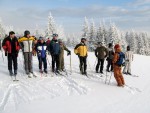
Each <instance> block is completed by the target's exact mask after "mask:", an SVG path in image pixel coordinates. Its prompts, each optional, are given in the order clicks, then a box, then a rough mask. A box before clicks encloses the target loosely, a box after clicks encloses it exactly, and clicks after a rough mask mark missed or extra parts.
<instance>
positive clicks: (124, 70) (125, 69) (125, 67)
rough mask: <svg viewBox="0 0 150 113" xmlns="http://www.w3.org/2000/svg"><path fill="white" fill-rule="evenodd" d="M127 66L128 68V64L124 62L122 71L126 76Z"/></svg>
mask: <svg viewBox="0 0 150 113" xmlns="http://www.w3.org/2000/svg"><path fill="white" fill-rule="evenodd" d="M127 66H128V62H127V61H126V62H125V66H124V69H123V73H124V74H127Z"/></svg>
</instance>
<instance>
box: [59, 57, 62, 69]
mask: <svg viewBox="0 0 150 113" xmlns="http://www.w3.org/2000/svg"><path fill="white" fill-rule="evenodd" d="M59 70H60V71H61V70H62V57H61V56H59Z"/></svg>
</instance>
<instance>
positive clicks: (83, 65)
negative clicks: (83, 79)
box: [79, 56, 87, 72]
mask: <svg viewBox="0 0 150 113" xmlns="http://www.w3.org/2000/svg"><path fill="white" fill-rule="evenodd" d="M79 61H80V72H86V69H87V56H85V57H81V56H79Z"/></svg>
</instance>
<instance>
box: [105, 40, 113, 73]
mask: <svg viewBox="0 0 150 113" xmlns="http://www.w3.org/2000/svg"><path fill="white" fill-rule="evenodd" d="M113 56H114V50H113V45H112V43H109V45H108V57H107V59H106V60H107V72H110V71H113V63H112V60H113ZM110 67H111V69H110V70H109V68H110Z"/></svg>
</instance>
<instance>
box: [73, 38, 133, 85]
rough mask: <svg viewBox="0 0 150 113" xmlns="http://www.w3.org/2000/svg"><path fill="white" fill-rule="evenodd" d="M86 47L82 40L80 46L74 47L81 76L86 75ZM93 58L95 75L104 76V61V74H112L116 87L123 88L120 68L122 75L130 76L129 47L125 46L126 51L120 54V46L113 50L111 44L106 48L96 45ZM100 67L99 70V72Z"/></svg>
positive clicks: (84, 40) (130, 60)
mask: <svg viewBox="0 0 150 113" xmlns="http://www.w3.org/2000/svg"><path fill="white" fill-rule="evenodd" d="M87 48H88V47H87V46H86V39H85V38H82V39H81V42H80V44H78V45H76V47H75V48H74V52H75V54H76V55H78V57H79V61H80V66H79V67H80V72H81V74H83V75H87V71H86V70H87V56H88V49H87ZM95 56H96V58H97V65H96V68H95V71H96V73H100V74H104V73H103V68H104V61H105V59H106V60H107V67H106V72H114V77H115V79H116V81H117V85H118V86H124V85H125V82H124V78H123V75H122V66H125V67H124V70H123V74H129V75H131V62H132V61H133V53H132V51H130V46H127V51H126V52H125V53H123V52H122V50H121V46H120V45H119V44H116V45H115V46H114V48H113V44H112V43H109V44H108V48H106V47H105V46H103V44H102V43H101V42H98V43H97V48H96V49H95ZM99 67H100V70H99Z"/></svg>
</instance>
